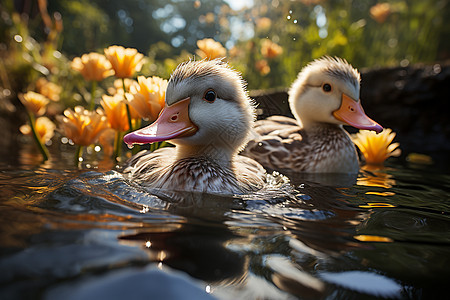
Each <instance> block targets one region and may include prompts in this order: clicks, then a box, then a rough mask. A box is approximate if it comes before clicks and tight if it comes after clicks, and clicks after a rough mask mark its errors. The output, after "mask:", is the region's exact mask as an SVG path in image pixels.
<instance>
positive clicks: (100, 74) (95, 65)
mask: <svg viewBox="0 0 450 300" xmlns="http://www.w3.org/2000/svg"><path fill="white" fill-rule="evenodd" d="M70 66H71V67H72V69H74V70H76V71H78V72H80V73H81V75H83V77H84V79H86V80H87V81H102V80H103V79H105V78H106V77H108V76H111V75H113V74H114V71H113V70H112V69H111V63H110V62H109V61H108V60H107V59H106V57H105V56H104V55H102V54H99V53H96V52H91V53H89V54H83V56H81V58H79V57H75V58H74V59H73V61H72V63H71V65H70Z"/></svg>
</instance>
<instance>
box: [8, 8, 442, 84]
mask: <svg viewBox="0 0 450 300" xmlns="http://www.w3.org/2000/svg"><path fill="white" fill-rule="evenodd" d="M383 3H385V4H386V3H387V5H388V8H387V10H386V11H385V12H386V15H385V16H384V18H379V17H376V16H373V15H371V12H370V11H371V9H373V7H374V6H376V5H380V4H383ZM13 9H14V8H13V6H12V5H9V6H8V5H6V6H3V7H2V11H3V12H4V13H3V14H2V16H3V17H2V18H3V19H2V22H3V23H4V25H6V26H5V28H6V30H3V31H2V32H1V36H2V37H4V39H3V40H5V41H6V42H5V43H4V44H3V45H4V49H5V51H3V53H13V54H7V55H6V54H4V55H3V57H5V56H8V55H9V56H10V58H11V59H10V60H9V61H14V64H10V65H9V64H8V61H7V62H6V63H5V65H6V67H5V68H6V69H7V70H8V72H9V73H8V74H10V75H11V76H10V77H11V78H21V79H23V78H25V82H32V81H33V80H34V79H35V78H36V77H37V76H41V75H42V74H38V73H42V72H40V71H39V70H41V71H42V70H43V69H42V68H39V65H42V66H44V67H45V63H43V62H42V60H45V59H46V58H49V57H51V56H52V54H51V53H52V51H54V50H57V51H59V52H60V53H63V55H62V56H61V57H62V58H64V56H65V55H66V56H68V57H69V58H71V57H73V56H80V55H82V54H83V53H88V52H90V51H98V52H102V50H103V48H105V47H108V46H109V45H113V44H119V45H123V46H125V47H132V48H137V49H138V50H139V51H140V52H142V53H147V54H148V63H147V64H146V65H145V66H144V68H143V70H142V74H143V75H146V76H152V75H158V76H161V77H164V78H168V76H169V75H170V73H171V71H172V70H173V69H174V68H175V66H176V65H177V64H179V63H180V62H182V61H185V60H187V59H189V58H193V57H194V56H195V54H194V53H195V50H196V48H197V46H196V42H197V40H200V39H203V38H214V39H215V40H216V41H219V42H221V43H222V44H223V45H225V46H226V47H227V48H228V50H229V51H228V53H229V54H228V58H227V60H228V61H229V62H230V63H231V64H232V65H233V66H234V67H235V68H237V69H238V70H240V71H241V72H242V73H243V77H244V78H245V79H246V80H247V81H248V83H249V88H250V89H266V88H271V87H281V86H282V87H286V86H288V85H289V84H290V83H291V82H292V81H293V80H294V79H295V77H296V75H297V73H298V72H299V70H300V69H301V68H302V67H303V66H304V65H306V64H307V63H308V62H310V61H311V60H313V59H316V58H318V57H320V56H323V55H330V56H340V57H343V58H345V59H347V60H348V61H349V62H350V63H352V64H353V65H354V66H355V67H357V68H363V67H380V66H392V65H399V64H401V65H407V64H410V63H417V62H433V61H436V60H442V59H446V58H448V57H449V56H450V54H449V53H450V40H449V39H448V38H447V37H448V34H450V29H449V28H450V27H449V26H446V24H445V20H446V19H448V17H450V4H449V1H448V0H427V1H423V0H409V1H405V0H386V1H383V2H379V1H376V0H337V1H331V0H328V1H327V0H322V1H318V0H317V1H314V0H308V1H307V0H299V1H271V0H270V1H269V0H254V6H252V7H250V8H244V9H242V10H239V11H233V10H232V9H230V8H229V7H228V6H227V4H226V2H225V1H224V0H212V1H198V0H197V1H195V0H189V1H178V0H169V1H163V0H129V1H122V0H91V1H89V0H72V1H63V0H55V1H49V4H48V11H49V13H50V15H52V14H53V13H54V12H60V13H61V15H62V20H63V24H64V30H63V32H62V34H61V35H60V36H59V39H58V41H56V43H53V44H52V45H53V46H52V47H53V50H51V51H50V50H46V48H49V47H48V45H47V44H48V42H47V41H46V40H47V39H48V36H49V33H48V29H46V28H43V26H42V20H41V18H40V15H39V14H29V16H28V19H27V20H25V19H24V18H23V17H22V18H19V19H21V20H22V21H17V20H16V21H13V20H12V19H13V18H12V17H11V16H13V12H12V10H13ZM8 16H9V19H8ZM16 18H17V17H16ZM377 18H378V20H377ZM263 19H266V20H271V23H270V26H261V20H263ZM2 28H3V26H2ZM30 28H33V29H32V31H31V32H28V30H30ZM15 34H19V35H21V36H23V37H26V39H27V43H22V44H21V45H19V44H17V43H15V42H13V41H11V39H12V38H13V36H14V35H15ZM32 37H34V38H35V39H36V40H37V41H36V40H34V39H33V38H32ZM264 40H270V41H273V42H275V43H276V44H278V45H280V46H281V47H282V49H283V52H282V54H280V55H278V56H274V57H270V58H269V57H265V56H264V55H263V54H262V53H261V48H262V44H263V41H264ZM30 43H31V44H32V45H33V46H31V47H29V49H24V45H30ZM233 46H234V49H232V48H233ZM49 49H50V48H49ZM16 56H17V57H16ZM30 57H31V58H30ZM31 61H32V63H31ZM63 63H64V61H63ZM264 64H266V67H264ZM9 68H11V70H10V69H9ZM268 68H270V72H268V73H267V70H268ZM63 69H64V68H63V67H61V70H63ZM66 69H67V68H66ZM65 74H66V75H67V76H69V73H68V72H66V73H65ZM53 75H54V74H53ZM68 88H69V90H70V87H68ZM19 89H23V85H22V86H20V87H19Z"/></svg>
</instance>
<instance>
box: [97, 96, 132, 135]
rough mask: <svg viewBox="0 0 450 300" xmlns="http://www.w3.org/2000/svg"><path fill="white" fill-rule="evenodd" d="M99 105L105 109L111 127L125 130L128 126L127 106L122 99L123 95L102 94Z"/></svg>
mask: <svg viewBox="0 0 450 300" xmlns="http://www.w3.org/2000/svg"><path fill="white" fill-rule="evenodd" d="M101 105H102V107H103V109H104V110H105V114H106V117H107V119H108V123H109V125H110V126H111V128H113V129H115V130H118V131H127V130H128V129H129V128H130V126H129V125H128V116H127V108H126V105H125V102H124V100H123V95H119V94H116V95H114V96H108V95H103V96H102V101H101Z"/></svg>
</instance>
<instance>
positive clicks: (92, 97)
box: [89, 80, 97, 111]
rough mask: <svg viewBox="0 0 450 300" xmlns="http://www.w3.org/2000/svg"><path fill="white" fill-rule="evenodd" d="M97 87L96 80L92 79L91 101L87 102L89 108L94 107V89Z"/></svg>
mask: <svg viewBox="0 0 450 300" xmlns="http://www.w3.org/2000/svg"><path fill="white" fill-rule="evenodd" d="M96 89H97V81H95V80H92V83H91V102H90V103H89V110H90V111H93V110H94V108H95V90H96Z"/></svg>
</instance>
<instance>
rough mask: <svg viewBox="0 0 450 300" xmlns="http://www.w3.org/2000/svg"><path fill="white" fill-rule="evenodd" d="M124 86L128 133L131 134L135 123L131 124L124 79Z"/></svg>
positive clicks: (123, 80)
mask: <svg viewBox="0 0 450 300" xmlns="http://www.w3.org/2000/svg"><path fill="white" fill-rule="evenodd" d="M122 85H123V98H124V99H125V105H126V108H127V117H128V126H129V129H128V131H129V132H131V131H133V123H132V122H131V113H130V106H129V105H128V101H127V89H126V86H125V78H122Z"/></svg>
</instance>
